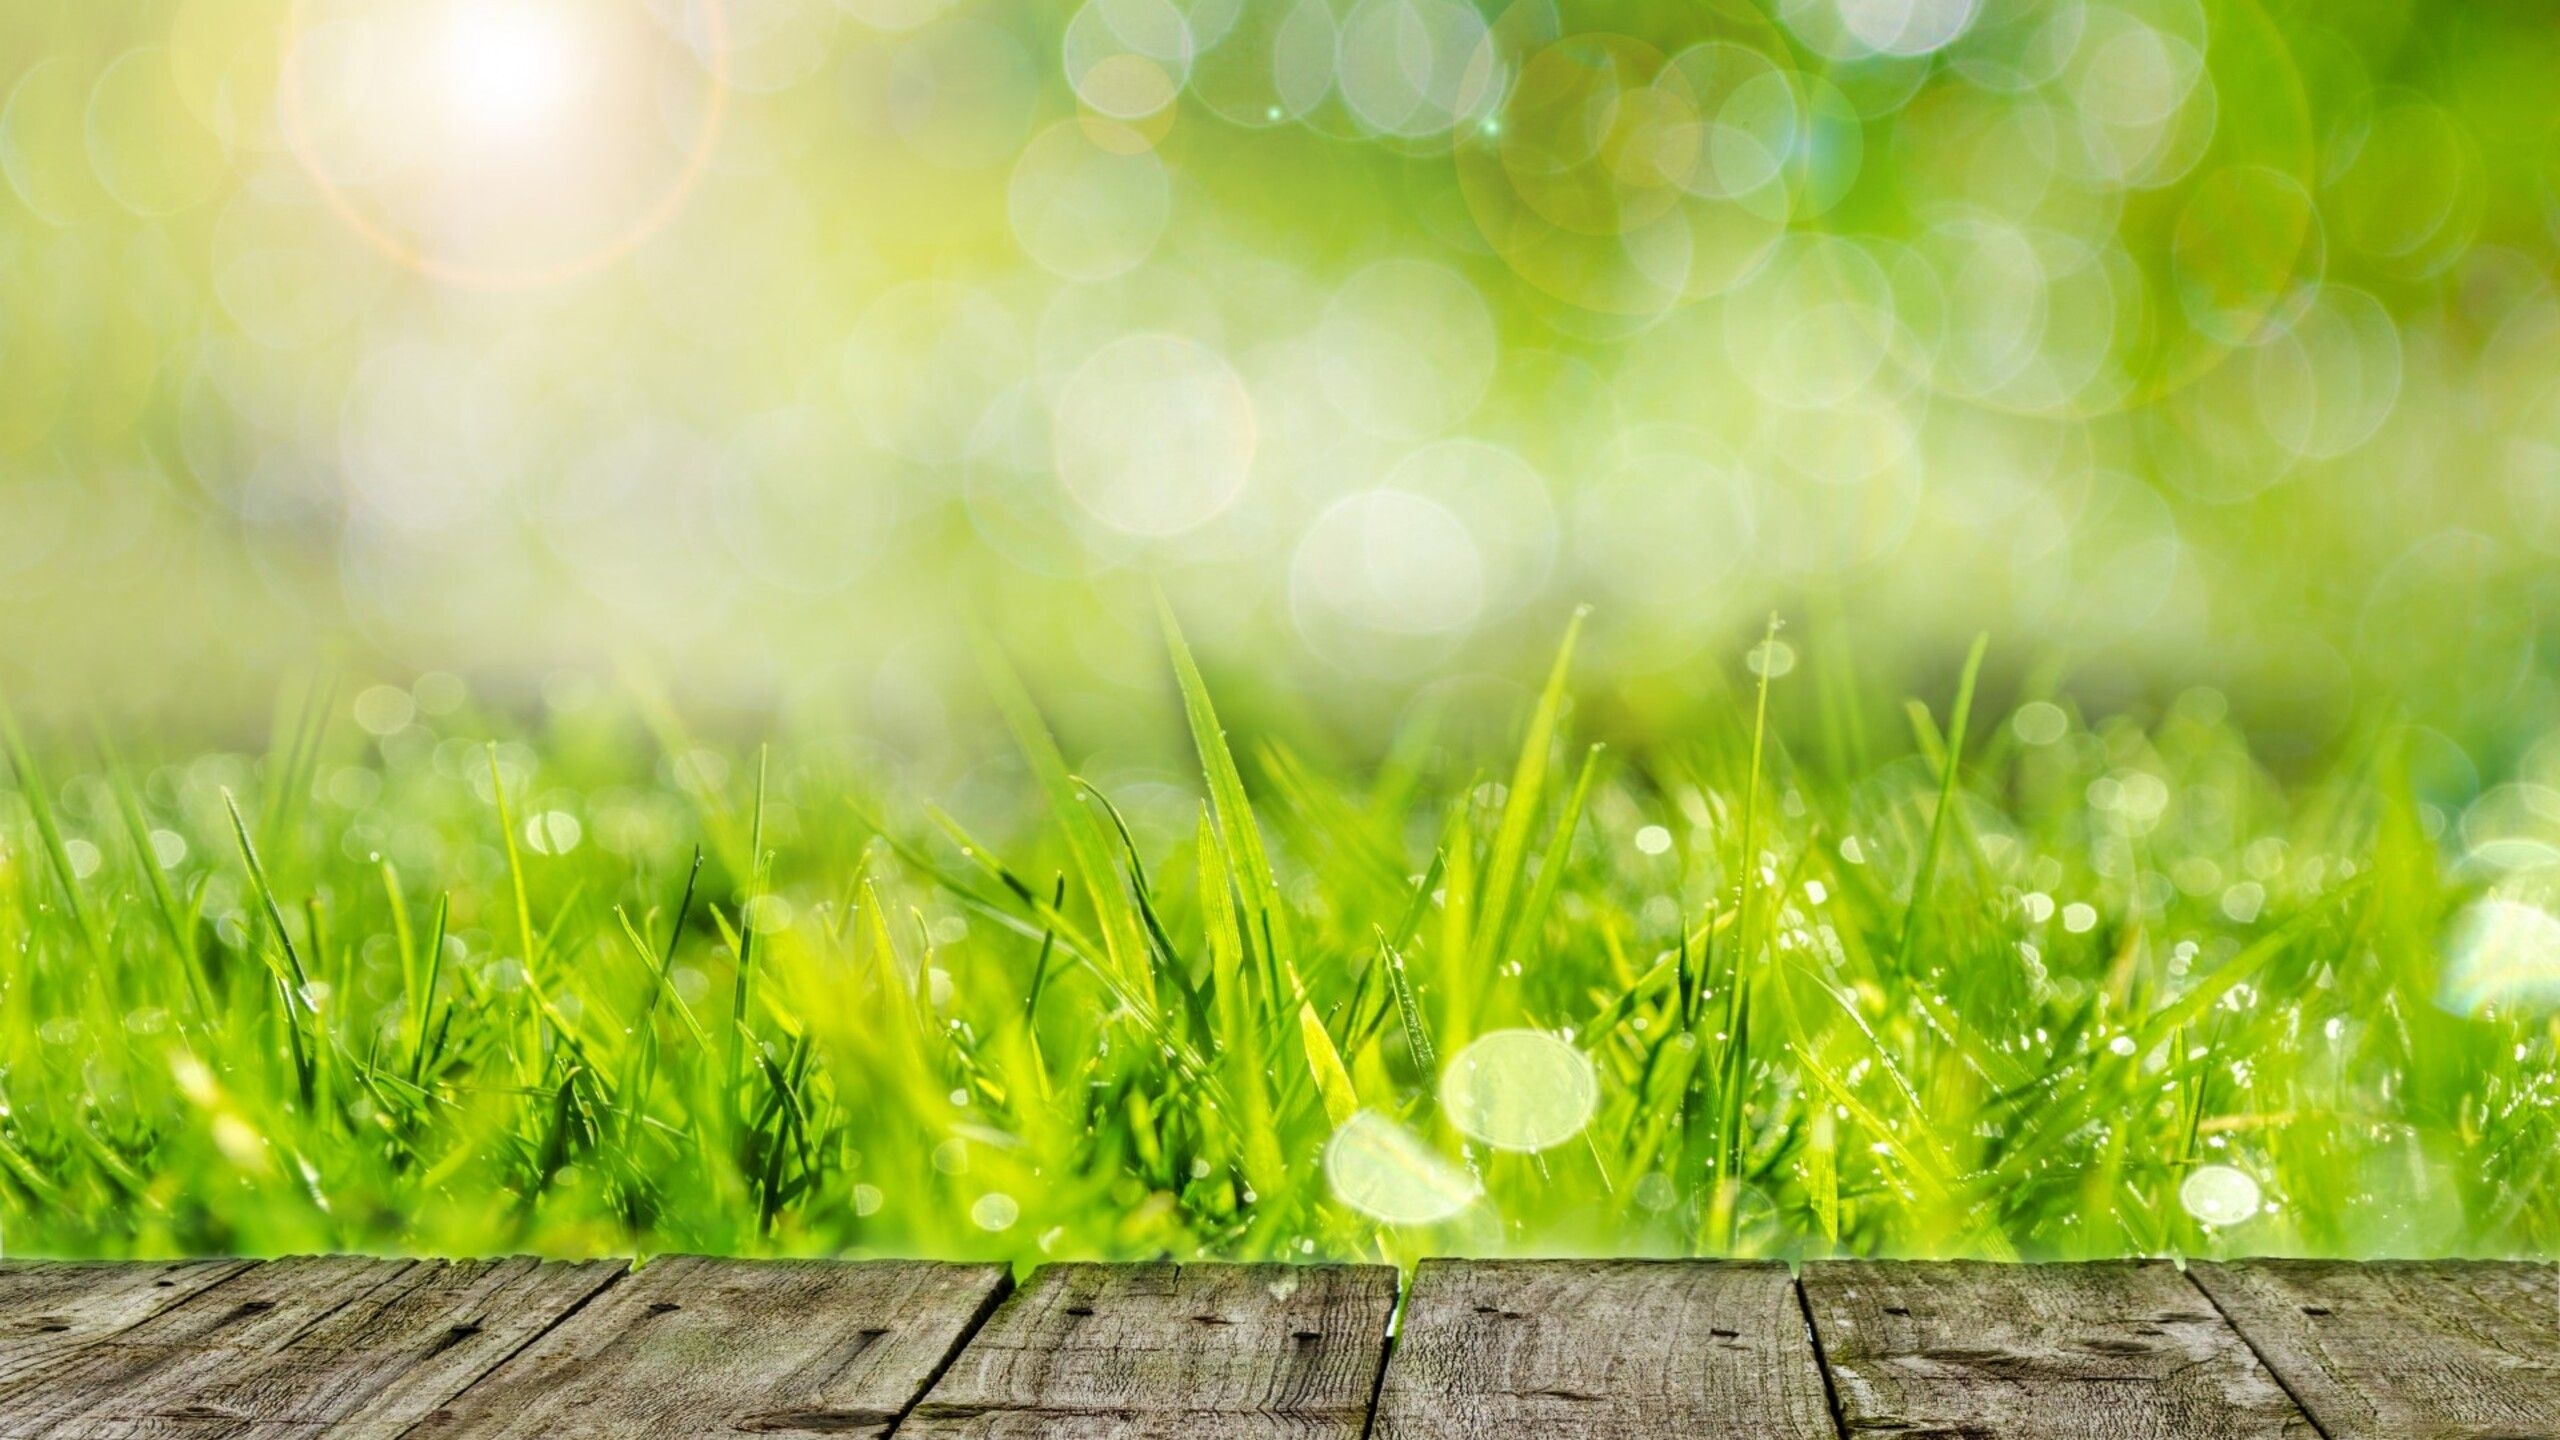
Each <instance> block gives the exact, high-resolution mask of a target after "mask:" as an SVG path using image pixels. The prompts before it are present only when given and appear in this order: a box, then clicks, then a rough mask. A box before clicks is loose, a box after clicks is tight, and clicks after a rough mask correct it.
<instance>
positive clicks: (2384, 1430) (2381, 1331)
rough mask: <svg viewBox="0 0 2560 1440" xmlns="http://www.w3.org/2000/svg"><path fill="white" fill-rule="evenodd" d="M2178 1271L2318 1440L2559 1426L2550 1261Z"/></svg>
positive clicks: (2489, 1433)
mask: <svg viewBox="0 0 2560 1440" xmlns="http://www.w3.org/2000/svg"><path fill="white" fill-rule="evenodd" d="M2189 1273H2191V1274H2192V1275H2193V1276H2194V1277H2195V1280H2196V1283H2197V1284H2198V1285H2200V1286H2202V1287H2203V1289H2204V1292H2205V1293H2206V1294H2207V1295H2210V1296H2212V1297H2213V1302H2214V1303H2215V1304H2216V1305H2219V1306H2220V1307H2222V1313H2223V1314H2225V1315H2227V1316H2229V1317H2230V1319H2231V1323H2232V1324H2233V1325H2234V1326H2236V1327H2237V1328H2238V1329H2239V1331H2240V1333H2241V1334H2242V1335H2243V1336H2244V1337H2246V1338H2247V1339H2248V1341H2249V1343H2250V1344H2251V1345H2252V1346H2253V1347H2255V1348H2256V1350H2257V1352H2258V1354H2259V1355H2260V1356H2261V1357H2262V1358H2264V1359H2265V1361H2266V1363H2267V1366H2268V1368H2269V1369H2271V1370H2273V1371H2275V1373H2276V1378H2277V1379H2279V1380H2281V1381H2283V1382H2284V1385H2285V1388H2286V1389H2288V1390H2290V1391H2292V1392H2293V1396H2294V1398H2295V1399H2296V1400H2299V1401H2300V1402H2301V1403H2302V1408H2303V1409H2304V1410H2306V1411H2308V1412H2310V1415H2311V1418H2312V1419H2313V1420H2315V1421H2317V1422H2318V1423H2319V1425H2320V1428H2321V1429H2322V1430H2323V1431H2324V1432H2326V1433H2327V1435H2328V1436H2329V1440H2409V1437H2412V1436H2424V1437H2427V1440H2457V1437H2464V1440H2527V1437H2532V1440H2554V1437H2560V1266H2552V1265H2548V1264H2532V1265H2528V1264H2498V1263H2491V1262H2480V1261H2473V1262H2452V1263H2439V1264H2414V1263H2405V1262H2404V1263H2390V1262H2386V1263H2381V1264H2364V1265H2348V1264H2336V1263H2330V1262H2324V1261H2316V1260H2249V1261H2243V1262H2241V1263H2239V1264H2234V1265H2197V1266H2195V1267H2193V1268H2192V1270H2191V1271H2190V1272H2189Z"/></svg>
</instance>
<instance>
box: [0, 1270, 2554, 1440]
mask: <svg viewBox="0 0 2560 1440" xmlns="http://www.w3.org/2000/svg"><path fill="white" fill-rule="evenodd" d="M1396 1283H1397V1276H1396V1273H1395V1272H1394V1271H1393V1270H1389V1269H1385V1268H1382V1267H1376V1266H1286V1265H1251V1266H1231V1265H1170V1264H1154V1265H1125V1266H1123V1265H1057V1266H1052V1267H1049V1268H1048V1269H1045V1270H1042V1271H1040V1272H1039V1273H1038V1274H1036V1275H1034V1276H1033V1277H1032V1278H1031V1279H1029V1280H1028V1281H1026V1282H1025V1283H1024V1285H1023V1287H1022V1288H1021V1289H1020V1290H1019V1291H1018V1292H1013V1293H1011V1294H1010V1296H1009V1297H1008V1291H1009V1290H1010V1277H1009V1276H1008V1274H1007V1272H1005V1271H1004V1270H1003V1269H1001V1268H1000V1267H996V1266H987V1265H979V1266H970V1265H940V1264H926V1263H916V1262H903V1261H896V1262H834V1261H776V1262H754V1261H730V1260H708V1259H702V1258H699V1257H674V1258H669V1259H661V1260H657V1261H653V1262H651V1263H650V1264H648V1265H646V1266H643V1267H641V1268H639V1269H637V1270H630V1269H627V1268H626V1267H625V1266H624V1265H623V1264H622V1263H621V1262H618V1261H612V1262H590V1263H585V1264H577V1263H564V1262H556V1261H534V1260H526V1259H516V1260H496V1261H432V1260H423V1261H412V1260H364V1259H354V1258H346V1257H339V1258H307V1259H297V1260H278V1261H269V1262H264V1263H257V1262H250V1261H238V1260H214V1261H194V1262H162V1263H139V1264H129V1265H127V1264H65V1263H55V1262H42V1261H39V1262H33V1263H28V1262H12V1263H7V1264H0V1440H36V1437H44V1440H322V1437H332V1440H334V1437H359V1440H488V1437H534V1436H542V1437H554V1436H559V1437H567V1436H576V1437H581V1440H584V1437H600V1440H613V1437H661V1436H663V1437H689V1440H690V1437H705V1440H708V1437H727V1440H738V1437H743V1436H756V1435H774V1436H783V1437H790V1436H802V1437H815V1436H822V1435H854V1436H864V1437H871V1440H884V1437H887V1436H889V1435H890V1434H891V1432H893V1431H894V1432H895V1435H896V1440H1266V1437H1268V1440H1371V1437H1372V1435H1373V1434H1374V1440H1509V1437H1515V1436H1537V1437H1553V1440H1837V1437H1839V1436H1842V1435H1844V1434H1845V1435H1846V1436H1847V1437H1849V1440H1922V1437H1936V1440H2324V1437H2325V1440H2560V1267H2554V1266H2552V1265H2549V1264H2538V1265H2525V1264H2517V1265H2498V1264H2472V1263H2453V1264H2377V1265H2340V1264H2322V1263H2311V1262H2292V1261H2244V1262H2240V1263H2236V1264H2231V1265H2198V1266H2196V1267H2195V1268H2194V1269H2193V1271H2192V1272H2188V1273H2181V1272H2180V1271H2179V1270H2178V1269H2177V1268H2176V1267H2175V1266H2172V1265H2170V1264H2168V1263H2166V1262H2158V1261H2153V1262H2126V1263H2116V1264H2098V1265H2056V1266H1999V1265H1975V1264H1903V1263H1891V1262H1885V1263H1863V1262H1818V1263H1815V1264H1813V1265H1810V1266H1807V1267H1806V1269H1805V1271H1804V1274H1803V1276H1802V1278H1801V1280H1800V1281H1799V1280H1795V1279H1791V1278H1790V1277H1789V1275H1788V1273H1787V1271H1786V1269H1785V1268H1784V1267H1782V1266H1778V1265H1774V1264H1750V1263H1733V1262H1717V1261H1489V1262H1475V1261H1433V1262H1427V1263H1426V1264H1424V1265H1423V1267H1422V1268H1421V1270H1420V1272H1419V1273H1418V1274H1417V1276H1416V1277H1415V1280H1414V1284H1413V1289H1412V1291H1411V1293H1410V1295H1409V1297H1408V1299H1407V1304H1406V1308H1405V1315H1404V1320H1403V1324H1402V1326H1401V1333H1400V1334H1399V1335H1398V1336H1397V1338H1396V1339H1394V1340H1393V1342H1392V1343H1391V1342H1390V1340H1389V1331H1390V1328H1391V1322H1392V1319H1393V1316H1394V1313H1395V1305H1396V1294H1397V1292H1396ZM2315 1422H2316V1424H2315Z"/></svg>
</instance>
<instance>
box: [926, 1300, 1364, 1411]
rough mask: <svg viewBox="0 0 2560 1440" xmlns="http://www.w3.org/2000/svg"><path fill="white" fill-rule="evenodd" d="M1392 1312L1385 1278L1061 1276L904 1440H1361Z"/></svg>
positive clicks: (998, 1328) (981, 1350)
mask: <svg viewBox="0 0 2560 1440" xmlns="http://www.w3.org/2000/svg"><path fill="white" fill-rule="evenodd" d="M1395 1303H1396V1272H1395V1271H1394V1270H1393V1269H1391V1268H1389V1267H1386V1266H1378V1265H1363V1266H1350V1265H1305V1266H1299V1265H1161V1264H1159V1265H1052V1266H1050V1267H1048V1268H1047V1269H1044V1270H1042V1271H1041V1272H1040V1273H1039V1274H1038V1275H1037V1276H1035V1277H1033V1279H1032V1281H1031V1283H1030V1284H1029V1285H1027V1286H1025V1287H1024V1288H1023V1289H1022V1290H1021V1291H1020V1292H1019V1293H1017V1294H1016V1295H1015V1296H1014V1297H1013V1299H1012V1300H1011V1301H1009V1302H1007V1303H1006V1305H1005V1307H1004V1308H1003V1309H1002V1310H999V1311H997V1312H996V1315H995V1318H994V1319H992V1320H990V1321H988V1322H987V1325H986V1328H985V1329H984V1330H982V1331H980V1332H979V1334H978V1337H977V1338H976V1339H975V1340H972V1341H971V1342H970V1343H969V1346H968V1348H967V1349H965V1350H963V1351H962V1352H961V1353H960V1358H959V1359H957V1360H955V1361H953V1362H952V1365H951V1369H950V1372H949V1373H947V1374H945V1375H944V1376H943V1377H942V1380H941V1382H940V1383H938V1384H936V1385H935V1386H934V1387H933V1393H931V1394H930V1395H928V1396H926V1397H925V1400H924V1403H923V1404H921V1405H919V1406H917V1407H916V1411H915V1414H914V1415H913V1416H911V1417H909V1419H908V1421H907V1423H906V1424H905V1425H904V1426H901V1427H900V1428H899V1432H898V1434H899V1440H1023V1437H1031V1436H1038V1437H1041V1440H1087V1437H1109V1440H1142V1437H1151V1436H1167V1437H1170V1436H1181V1437H1185V1440H1197V1437H1215V1440H1257V1437H1263V1436H1287V1437H1298V1440H1361V1435H1362V1432H1363V1430H1364V1429H1365V1428H1366V1427H1367V1424H1368V1417H1369V1405H1370V1402H1371V1400H1372V1399H1373V1398H1374V1397H1375V1395H1376V1393H1377V1386H1378V1373H1379V1367H1380V1366H1381V1365H1382V1364H1383V1363H1384V1361H1385V1358H1386V1346H1387V1325H1388V1323H1389V1321H1390V1319H1391V1318H1392V1316H1393V1315H1394V1313H1395Z"/></svg>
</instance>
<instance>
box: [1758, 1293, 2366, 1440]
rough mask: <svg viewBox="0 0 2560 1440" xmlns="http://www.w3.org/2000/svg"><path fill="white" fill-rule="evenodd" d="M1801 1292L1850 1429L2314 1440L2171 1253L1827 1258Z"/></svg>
mask: <svg viewBox="0 0 2560 1440" xmlns="http://www.w3.org/2000/svg"><path fill="white" fill-rule="evenodd" d="M1804 1294H1805V1301H1806V1305H1807V1308H1808V1310H1809V1311H1810V1313H1811V1314H1812V1316H1813V1327H1814V1332H1815V1334H1816V1335H1817V1337H1818V1338H1819V1341H1820V1344H1821V1346H1822V1353H1823V1358H1824V1361H1825V1363H1826V1365H1827V1366H1828V1368H1829V1370H1830V1374H1831V1379H1832V1385H1833V1389H1834V1391H1835V1392H1836V1393H1837V1395H1838V1397H1839V1405H1840V1418H1841V1421H1842V1424H1843V1426H1844V1427H1845V1428H1846V1430H1847V1431H1848V1433H1849V1435H1850V1436H1851V1437H1853V1440H1854V1437H1861V1436H1895V1437H1909V1436H1920V1435H1943V1436H1948V1437H1954V1436H1983V1437H1991V1436H1997V1437H2000V1440H2274V1437H2284V1440H2318V1432H2317V1431H2315V1430H2313V1429H2312V1427H2311V1424H2310V1422H2309V1421H2307V1420H2305V1419H2304V1418H2303V1416H2302V1412H2301V1411H2300V1410H2299V1409H2297V1408H2296V1407H2295V1406H2294V1404H2293V1401H2292V1400H2291V1399H2290V1398H2288V1397H2287V1396H2286V1394H2285V1392H2284V1390H2283V1389H2282V1388H2281V1387H2280V1386H2278V1385H2277V1384H2276V1382H2275V1380H2274V1378H2273V1377H2272V1376H2270V1375H2269V1374H2268V1373H2267V1371H2266V1368H2265V1367H2264V1366H2262V1365H2260V1364H2259V1363H2258V1360H2257V1357H2256V1356H2255V1355H2253V1354H2251V1353H2250V1351H2249V1348H2248V1346H2247V1345H2245V1344H2243V1343H2242V1342H2241V1339H2240V1337H2239V1336H2238V1335H2236V1334H2234V1333H2233V1332H2232V1330H2231V1327H2230V1326H2229V1325H2227V1324H2225V1323H2224V1321H2223V1319H2222V1316H2221V1315H2220V1314H2219V1313H2217V1312H2216V1311H2215V1310H2214V1308H2213V1305H2212V1304H2211V1303H2210V1302H2209V1301H2207V1300H2206V1299H2205V1297H2204V1295H2203V1294H2202V1293H2201V1292H2199V1291H2198V1290H2197V1289H2196V1288H2195V1286H2193V1285H2192V1284H2190V1283H2188V1281H2187V1278H2186V1277H2185V1276H2184V1275H2182V1274H2180V1273H2179V1272H2178V1270H2177V1268H2176V1267H2174V1266H2172V1265H2170V1264H2169V1263H2168V1262H2166V1261H2142V1262H2124V1263H2109V1264H2089V1265H2044V1266H2015V1265H1985V1264H1970V1263H1962V1262H1954V1263H1899V1262H1890V1261H1888V1262H1880V1263H1873V1264H1865V1263H1842V1262H1831V1263H1817V1264H1813V1265H1808V1266H1806V1267H1805V1272H1804Z"/></svg>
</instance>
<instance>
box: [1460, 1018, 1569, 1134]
mask: <svg viewBox="0 0 2560 1440" xmlns="http://www.w3.org/2000/svg"><path fill="white" fill-rule="evenodd" d="M1599 1099H1600V1084H1599V1079H1598V1077H1597V1076H1595V1075H1594V1074H1593V1073H1592V1069H1591V1062H1590V1060H1589V1059H1587V1058H1585V1057H1584V1055H1583V1053H1582V1052H1581V1051H1579V1050H1577V1049H1575V1048H1574V1047H1573V1046H1571V1045H1569V1044H1567V1043H1566V1042H1564V1041H1563V1040H1560V1039H1558V1038H1556V1037H1555V1036H1553V1035H1550V1034H1548V1033H1547V1032H1546V1031H1544V1030H1496V1031H1494V1032H1492V1033H1491V1034H1488V1035H1485V1036H1482V1037H1480V1038H1479V1039H1477V1040H1476V1041H1475V1042H1474V1043H1472V1044H1470V1045H1468V1046H1467V1048H1465V1049H1464V1050H1461V1051H1459V1052H1458V1053H1457V1054H1456V1055H1455V1056H1454V1057H1452V1058H1451V1059H1450V1061H1449V1065H1448V1068H1447V1069H1445V1070H1442V1071H1441V1072H1440V1106H1441V1108H1442V1109H1443V1110H1445V1111H1446V1112H1447V1113H1448V1116H1449V1123H1450V1124H1452V1125H1455V1126H1457V1127H1458V1128H1459V1129H1460V1130H1462V1131H1465V1132H1466V1133H1467V1134H1469V1135H1471V1136H1473V1137H1475V1138H1476V1139H1478V1140H1481V1141H1483V1142H1484V1143H1486V1144H1487V1145H1491V1146H1493V1147H1494V1148H1496V1149H1498V1150H1544V1149H1546V1148H1547V1147H1549V1146H1551V1145H1560V1144H1562V1143H1564V1142H1565V1141H1567V1140H1570V1139H1572V1138H1573V1137H1574V1136H1575V1135H1578V1134H1580V1133H1581V1132H1582V1127H1583V1126H1585V1125H1587V1124H1589V1123H1591V1112H1592V1111H1593V1109H1595V1108H1596V1107H1597V1106H1598V1104H1599Z"/></svg>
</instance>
